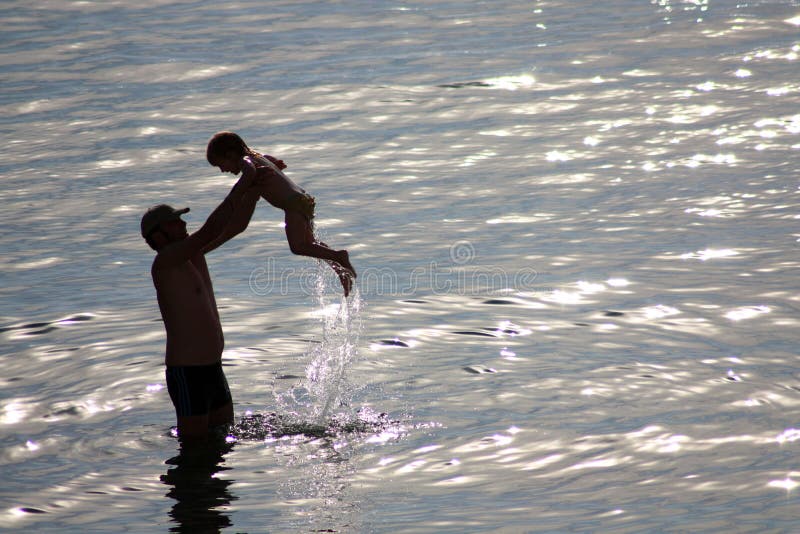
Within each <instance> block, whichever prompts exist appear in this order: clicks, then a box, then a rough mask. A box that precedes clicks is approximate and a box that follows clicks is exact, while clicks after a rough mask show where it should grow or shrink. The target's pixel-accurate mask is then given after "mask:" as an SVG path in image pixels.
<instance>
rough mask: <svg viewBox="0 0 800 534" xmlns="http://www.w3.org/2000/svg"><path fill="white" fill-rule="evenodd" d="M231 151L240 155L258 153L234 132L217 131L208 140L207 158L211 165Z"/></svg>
mask: <svg viewBox="0 0 800 534" xmlns="http://www.w3.org/2000/svg"><path fill="white" fill-rule="evenodd" d="M230 152H233V153H234V154H236V155H237V156H240V157H244V156H247V155H249V154H258V153H257V152H254V151H253V150H251V149H250V147H249V146H247V143H245V142H244V139H242V138H241V137H239V135H237V134H235V133H233V132H217V133H215V134H214V136H213V137H212V138H211V139H210V140H209V141H208V147H207V148H206V159H207V160H208V162H209V163H210V164H211V165H214V164H215V163H216V162H217V161H219V159H220V158H224V157H225V156H227V155H228V153H230Z"/></svg>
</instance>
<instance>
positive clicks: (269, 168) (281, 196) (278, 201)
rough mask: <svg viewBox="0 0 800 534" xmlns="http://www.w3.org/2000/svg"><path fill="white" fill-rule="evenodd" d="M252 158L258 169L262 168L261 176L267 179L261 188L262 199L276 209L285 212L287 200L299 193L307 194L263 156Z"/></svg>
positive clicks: (260, 170)
mask: <svg viewBox="0 0 800 534" xmlns="http://www.w3.org/2000/svg"><path fill="white" fill-rule="evenodd" d="M250 158H251V160H252V161H253V163H254V164H255V165H256V167H257V168H258V167H261V169H259V175H261V176H266V178H267V179H266V181H265V182H266V183H265V184H264V185H262V186H260V189H261V191H260V193H261V197H262V198H263V199H264V200H266V201H267V202H269V203H270V204H272V205H273V206H275V207H276V208H280V209H284V210H285V209H286V200H287V199H289V198H290V197H291V196H293V195H295V194H297V193H305V190H303V188H302V187H300V186H298V185H297V184H296V183H294V182H293V181H292V180H290V179H289V177H288V176H286V175H285V174H283V172H281V170H280V169H279V168H278V167H276V166H275V164H274V163H272V162H271V161H269V160H268V159H267V158H264V157H261V156H250ZM264 167H266V168H264Z"/></svg>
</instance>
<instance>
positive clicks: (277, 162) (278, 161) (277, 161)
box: [262, 154, 286, 170]
mask: <svg viewBox="0 0 800 534" xmlns="http://www.w3.org/2000/svg"><path fill="white" fill-rule="evenodd" d="M262 155H263V156H264V157H265V158H267V159H268V160H270V161H271V162H272V164H273V165H275V166H276V167H278V169H280V170H283V169H285V168H286V163H284V162H283V160H282V159H278V158H273V157H272V156H270V155H268V154H262Z"/></svg>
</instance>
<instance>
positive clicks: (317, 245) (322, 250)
mask: <svg viewBox="0 0 800 534" xmlns="http://www.w3.org/2000/svg"><path fill="white" fill-rule="evenodd" d="M285 221H286V239H287V240H288V241H289V248H290V249H291V251H292V252H293V253H294V254H298V255H300V256H310V257H312V258H319V259H321V260H325V261H326V262H328V264H329V265H330V266H331V268H332V269H333V270H334V271H335V272H336V274H337V275H338V276H339V281H340V282H341V283H342V287H343V288H344V295H345V296H347V295H348V294H349V293H350V288H351V287H352V285H353V278H354V277H355V276H356V272H355V269H353V266H352V265H351V264H350V256H349V254H348V253H347V251H346V250H333V249H331V248H330V247H329V246H328V245H326V244H325V243H322V242H321V241H317V240H316V238H315V237H314V232H313V230H312V229H311V224H310V223H309V221H308V220H307V219H306V218H305V217H304V216H303V215H301V214H300V213H297V212H293V211H287V212H286V218H285Z"/></svg>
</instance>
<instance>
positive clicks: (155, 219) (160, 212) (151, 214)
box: [142, 204, 189, 239]
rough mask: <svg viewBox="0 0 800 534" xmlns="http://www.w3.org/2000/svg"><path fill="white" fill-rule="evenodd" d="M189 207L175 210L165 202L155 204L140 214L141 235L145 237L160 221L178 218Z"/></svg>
mask: <svg viewBox="0 0 800 534" xmlns="http://www.w3.org/2000/svg"><path fill="white" fill-rule="evenodd" d="M188 211H189V208H183V209H179V210H176V209H175V208H173V207H172V206H168V205H167V204H157V205H155V206H153V207H152V208H150V209H149V210H147V211H146V212H145V214H144V215H143V216H142V237H144V238H145V239H147V236H149V235H150V234H151V233H152V232H153V231H154V230H155V229H156V228H158V225H159V224H161V223H162V222H167V221H171V220H174V219H178V218H180V216H181V215H183V214H184V213H187V212H188Z"/></svg>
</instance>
